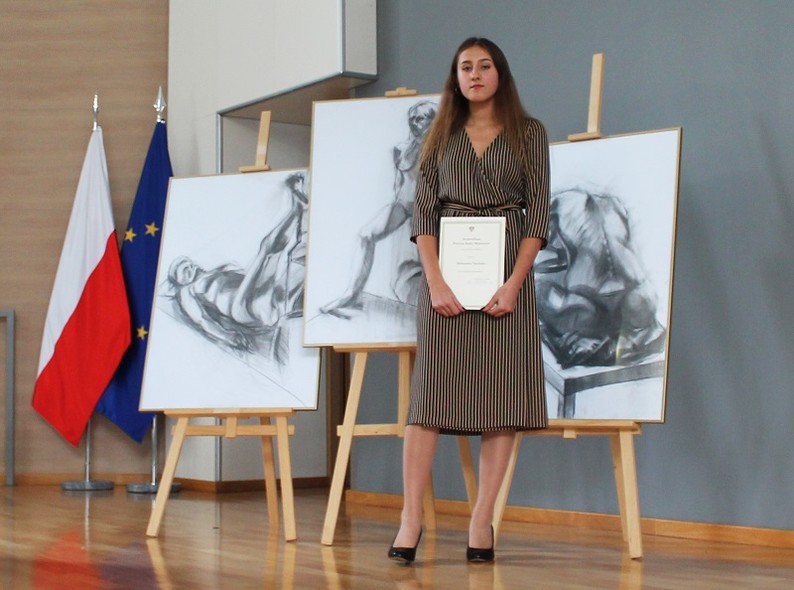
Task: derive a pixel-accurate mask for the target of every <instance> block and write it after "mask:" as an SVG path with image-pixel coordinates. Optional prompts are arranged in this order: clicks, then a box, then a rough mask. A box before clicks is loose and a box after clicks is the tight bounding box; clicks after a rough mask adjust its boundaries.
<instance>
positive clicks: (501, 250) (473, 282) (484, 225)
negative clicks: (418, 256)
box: [438, 217, 505, 309]
mask: <svg viewBox="0 0 794 590" xmlns="http://www.w3.org/2000/svg"><path fill="white" fill-rule="evenodd" d="M504 260H505V218H504V217H442V218H441V228H440V232H439V246H438V261H439V264H440V266H441V274H442V275H443V277H444V280H445V281H446V282H447V284H448V285H449V287H450V289H452V292H453V293H454V294H455V297H457V298H458V301H460V303H461V305H463V307H465V308H466V309H482V308H483V307H485V304H486V303H488V301H489V300H490V299H491V297H493V294H494V293H495V292H496V290H497V289H498V288H499V287H501V286H502V283H504V281H505V272H504Z"/></svg>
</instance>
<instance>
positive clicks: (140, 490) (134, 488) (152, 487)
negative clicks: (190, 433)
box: [127, 414, 182, 494]
mask: <svg viewBox="0 0 794 590" xmlns="http://www.w3.org/2000/svg"><path fill="white" fill-rule="evenodd" d="M159 418H160V414H155V415H154V417H153V418H152V479H151V481H149V482H148V483H131V484H127V491H128V492H130V493H132V494H156V493H157V491H158V490H159V489H160V484H159V483H157V471H158V469H157V455H158V454H159V453H158V452H157V447H158V440H159V436H158V430H159V429H158V427H157V424H158V423H159V421H160V420H159ZM181 489H182V484H181V483H179V482H173V483H172V484H171V493H172V494H173V493H175V492H178V491H180V490H181Z"/></svg>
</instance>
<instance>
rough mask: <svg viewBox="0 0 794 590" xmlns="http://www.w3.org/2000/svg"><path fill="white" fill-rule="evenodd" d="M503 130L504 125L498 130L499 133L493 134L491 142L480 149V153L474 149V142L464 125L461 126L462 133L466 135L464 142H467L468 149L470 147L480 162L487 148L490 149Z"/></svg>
mask: <svg viewBox="0 0 794 590" xmlns="http://www.w3.org/2000/svg"><path fill="white" fill-rule="evenodd" d="M504 130H505V129H504V127H502V129H500V130H499V133H497V134H496V135H494V136H493V139H492V140H491V142H490V143H489V144H488V145H486V146H485V149H484V150H483V151H482V154H478V153H477V150H476V149H474V143H473V142H472V141H471V136H470V135H469V132H468V131H467V130H466V127H465V126H464V127H463V133H464V135H465V136H466V143H468V144H469V149H471V151H472V153H473V154H474V157H475V158H477V161H478V162H482V160H483V158H484V157H485V154H487V153H488V150H490V149H491V146H492V145H493V144H494V143H496V140H497V139H499V136H500V135H502V133H504Z"/></svg>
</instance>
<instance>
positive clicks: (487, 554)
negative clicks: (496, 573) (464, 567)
mask: <svg viewBox="0 0 794 590" xmlns="http://www.w3.org/2000/svg"><path fill="white" fill-rule="evenodd" d="M493 546H494V534H493V526H491V546H490V547H489V548H487V549H481V548H479V547H470V546H469V545H468V544H467V545H466V561H470V562H473V563H484V562H488V561H493V560H494V558H495V557H496V554H495V552H494V549H493Z"/></svg>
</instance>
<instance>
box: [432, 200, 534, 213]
mask: <svg viewBox="0 0 794 590" xmlns="http://www.w3.org/2000/svg"><path fill="white" fill-rule="evenodd" d="M441 210H442V211H444V210H447V211H461V212H463V213H476V214H478V215H485V214H489V213H506V212H507V211H523V210H524V208H523V207H522V206H521V205H516V204H515V203H508V204H505V205H496V206H494V207H484V208H482V209H477V208H476V207H469V206H468V205H463V204H461V203H444V205H443V206H442V207H441Z"/></svg>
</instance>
